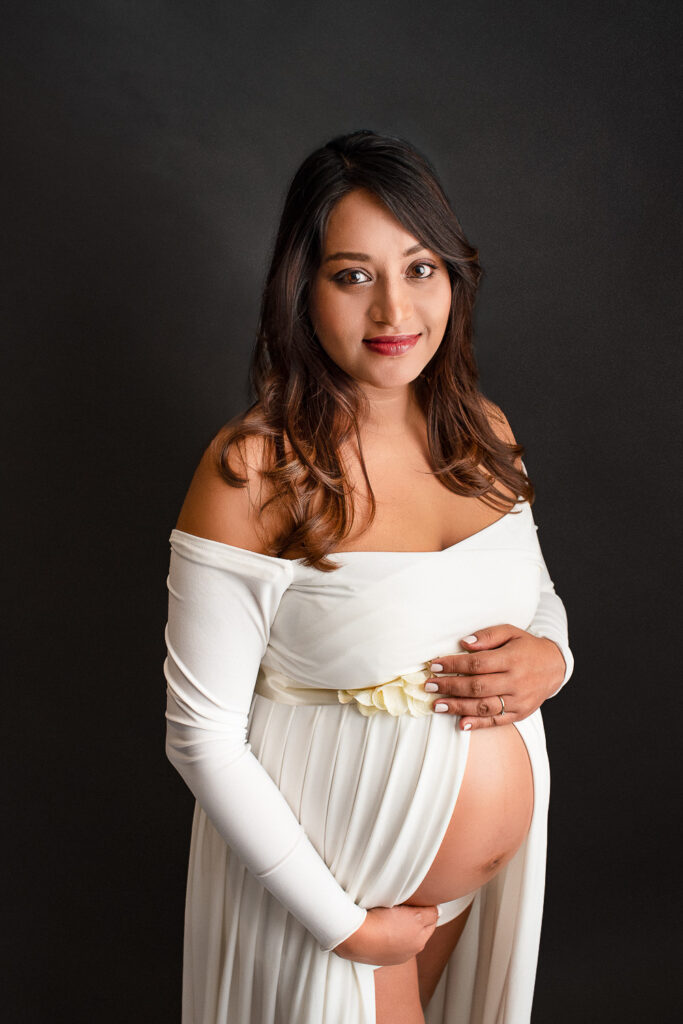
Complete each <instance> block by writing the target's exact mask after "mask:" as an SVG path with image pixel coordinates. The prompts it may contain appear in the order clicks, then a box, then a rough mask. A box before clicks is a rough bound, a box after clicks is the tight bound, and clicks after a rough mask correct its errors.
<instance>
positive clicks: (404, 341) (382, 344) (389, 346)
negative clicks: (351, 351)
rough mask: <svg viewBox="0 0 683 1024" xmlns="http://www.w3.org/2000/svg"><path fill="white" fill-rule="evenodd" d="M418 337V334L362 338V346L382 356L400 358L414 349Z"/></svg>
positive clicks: (381, 335)
mask: <svg viewBox="0 0 683 1024" xmlns="http://www.w3.org/2000/svg"><path fill="white" fill-rule="evenodd" d="M419 337H420V335H419V334H378V335H377V336H376V337H375V338H364V339H363V344H364V345H366V346H367V348H369V349H371V350H372V351H373V352H377V353H378V354H379V355H382V356H400V355H402V354H403V353H404V352H408V351H410V349H411V348H414V347H415V345H416V344H417V342H418V339H419Z"/></svg>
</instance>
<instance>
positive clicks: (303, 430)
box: [213, 131, 534, 571]
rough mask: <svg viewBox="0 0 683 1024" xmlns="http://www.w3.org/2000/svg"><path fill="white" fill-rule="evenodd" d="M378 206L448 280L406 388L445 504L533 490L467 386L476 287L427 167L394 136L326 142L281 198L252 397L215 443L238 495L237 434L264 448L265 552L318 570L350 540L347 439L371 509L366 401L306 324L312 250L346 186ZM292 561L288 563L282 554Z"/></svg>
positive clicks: (511, 447)
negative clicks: (432, 335)
mask: <svg viewBox="0 0 683 1024" xmlns="http://www.w3.org/2000/svg"><path fill="white" fill-rule="evenodd" d="M360 188H362V189H366V190H367V191H368V192H371V193H373V194H374V195H375V196H376V197H377V198H378V199H380V200H381V201H382V202H383V203H384V204H385V206H386V207H387V208H388V209H389V210H390V211H391V213H392V214H393V215H394V216H395V217H396V219H397V220H398V221H399V222H400V223H401V224H402V225H403V227H404V228H405V229H406V230H407V231H409V232H411V234H413V235H414V236H415V238H416V239H418V241H420V242H421V243H422V244H423V245H424V246H425V247H426V248H428V249H431V250H432V251H433V252H434V253H436V254H437V255H438V256H440V257H441V259H442V260H444V262H445V264H446V266H447V268H448V274H449V278H450V282H451V291H452V298H451V311H450V317H449V320H448V324H447V327H446V331H445V333H444V337H443V340H442V341H441V344H440V345H439V348H438V349H437V351H436V352H435V354H434V355H433V357H432V359H431V360H430V361H429V363H428V364H427V365H426V367H425V369H424V371H423V373H421V374H420V376H419V377H418V378H417V379H416V380H415V381H413V383H412V385H411V386H412V387H413V389H414V392H415V396H416V398H417V400H418V402H419V405H420V407H421V408H422V410H423V412H424V414H425V417H426V422H427V436H428V444H429V455H430V459H431V465H432V470H433V473H434V475H435V476H436V477H438V479H439V480H440V481H441V483H442V484H443V485H444V487H447V488H448V489H449V490H450V491H453V492H454V493H455V494H462V495H470V496H472V497H478V498H481V499H482V500H483V501H484V502H485V503H486V504H488V505H490V506H491V507H492V508H495V509H496V510H498V511H501V512H503V511H504V512H507V511H509V509H510V505H511V501H510V497H509V495H506V494H505V493H504V492H503V491H501V490H499V489H498V487H497V486H496V482H502V483H504V484H506V485H507V486H508V487H509V488H510V489H511V490H512V491H513V493H514V494H516V495H519V496H520V497H522V498H523V499H525V500H527V501H529V502H532V501H533V493H534V492H533V487H532V485H531V483H530V482H529V480H528V479H527V477H526V476H525V475H524V473H523V472H522V471H521V470H519V469H517V467H516V466H515V464H514V463H515V459H516V457H517V456H518V455H521V454H522V453H523V452H524V448H523V446H522V445H518V444H508V443H506V442H505V441H503V440H501V439H500V438H499V437H498V436H497V434H496V432H495V431H494V430H493V428H492V427H491V425H490V422H489V421H490V417H491V415H495V412H492V410H495V406H492V404H491V403H487V400H486V399H485V398H484V397H483V395H482V394H481V392H480V391H479V389H478V387H477V381H478V376H479V375H478V370H477V366H476V362H475V358H474V352H473V348H472V313H473V308H474V300H475V295H476V291H477V286H478V284H479V280H480V277H481V273H482V271H481V267H480V265H479V260H478V253H477V251H476V250H475V249H473V248H472V246H471V245H470V244H469V242H468V241H467V239H466V238H465V235H464V234H463V231H462V228H461V227H460V224H459V222H458V220H457V218H456V216H455V214H454V213H453V211H452V209H451V207H450V205H449V202H448V199H447V198H446V195H445V193H444V191H443V188H442V187H441V185H440V183H439V181H438V178H437V176H436V172H435V171H434V169H433V168H432V166H431V164H430V163H429V161H428V160H427V159H426V158H425V157H424V156H423V155H422V154H421V153H419V152H418V151H417V150H416V149H415V148H414V147H413V146H411V145H410V144H409V143H408V142H406V141H405V140H403V139H399V138H394V137H393V136H387V135H378V134H376V133H375V132H372V131H355V132H351V133H350V134H348V135H340V136H338V137H337V138H334V139H332V140H331V141H330V142H328V143H327V144H326V145H324V146H322V147H321V148H320V149H317V150H315V152H313V153H311V155H310V156H309V157H307V158H306V160H304V162H303V164H302V165H301V167H300V168H299V170H298V171H297V172H296V174H295V175H294V178H293V180H292V183H291V185H290V187H289V190H288V192H287V196H286V199H285V204H284V209H283V211H282V217H281V220H280V225H279V228H278V233H277V237H276V241H275V248H274V252H273V257H272V260H271V264H270V268H269V271H268V276H267V278H266V284H265V289H264V292H263V299H262V304H261V315H260V321H259V328H258V333H257V340H256V347H255V350H254V353H253V357H252V362H251V368H250V381H251V386H252V388H253V392H254V393H255V401H254V402H253V404H252V405H251V406H250V408H249V409H247V410H246V412H244V413H242V414H241V415H240V416H238V417H236V418H235V419H234V420H231V421H230V422H229V423H228V424H226V426H225V427H224V428H223V430H221V431H220V433H219V434H218V436H217V437H216V439H215V440H214V442H213V454H214V456H215V459H216V462H217V465H218V468H219V471H220V473H221V475H222V476H223V478H224V479H225V480H226V481H227V483H229V484H230V485H231V486H233V487H244V486H246V485H247V478H246V477H243V476H240V475H239V473H237V472H236V471H235V469H234V468H232V467H231V465H230V463H229V456H230V454H231V451H233V450H234V447H235V446H236V447H237V449H238V450H239V451H241V450H242V447H241V446H242V443H243V442H244V440H245V439H246V438H247V437H255V438H258V439H260V440H261V441H262V442H263V460H262V461H263V465H262V466H261V467H260V473H261V477H262V480H263V483H264V484H265V485H266V490H267V492H268V496H267V497H266V498H265V500H264V501H263V502H262V504H261V505H260V509H259V511H260V512H261V513H263V512H264V511H265V510H266V508H267V507H268V506H270V505H271V504H274V507H276V508H277V511H278V522H280V523H283V524H284V525H283V526H282V529H281V530H280V532H279V534H278V535H277V536H276V537H275V538H273V540H272V542H271V544H270V548H269V552H268V553H269V554H273V555H276V556H278V557H281V556H282V555H283V553H284V552H290V555H289V557H300V558H302V560H303V561H304V562H305V564H306V565H310V566H314V567H316V568H318V569H321V570H324V571H330V570H332V569H336V568H338V566H337V565H336V564H335V563H334V562H332V561H330V559H329V558H328V557H327V556H328V555H329V554H330V553H332V552H333V551H334V550H335V548H336V546H337V545H338V544H339V543H340V542H341V541H343V540H344V538H345V537H347V536H348V534H349V532H350V530H351V526H352V524H353V517H354V509H353V504H352V500H351V488H350V484H349V481H348V480H347V478H346V476H345V473H344V465H343V461H342V458H341V449H342V446H343V445H344V443H345V442H346V441H347V440H348V439H349V438H350V437H352V436H354V435H355V438H356V443H357V445H358V452H359V453H360V462H361V469H362V472H363V476H364V478H365V482H366V485H367V488H368V496H369V499H370V509H371V511H370V518H369V521H368V525H369V523H371V522H372V520H373V518H374V516H375V512H376V504H375V498H374V494H373V492H372V487H371V486H370V480H369V478H368V474H367V470H366V467H365V461H364V459H363V452H362V446H361V439H360V430H359V424H360V422H362V419H363V417H364V415H365V414H366V412H367V398H366V395H365V393H364V392H363V390H362V388H361V387H360V386H359V385H358V384H357V383H356V381H355V380H354V379H353V378H352V377H351V376H349V374H347V373H346V372H345V371H344V370H342V369H341V368H340V367H339V366H337V364H336V363H335V362H334V361H333V360H332V359H330V357H329V356H328V355H327V353H326V352H325V351H324V349H323V348H322V346H321V345H320V343H319V341H318V339H317V337H316V335H315V331H314V330H313V327H312V324H311V320H310V317H309V314H308V297H309V292H310V288H311V284H312V281H313V278H314V276H315V274H316V272H317V270H318V267H319V265H320V261H321V259H322V254H323V244H324V239H325V230H326V226H327V221H328V218H329V216H330V212H331V211H332V209H333V207H334V206H335V204H336V203H337V202H338V201H339V200H340V199H341V198H342V196H344V195H346V194H347V193H348V192H351V191H352V190H353V189H360ZM291 553H293V554H291Z"/></svg>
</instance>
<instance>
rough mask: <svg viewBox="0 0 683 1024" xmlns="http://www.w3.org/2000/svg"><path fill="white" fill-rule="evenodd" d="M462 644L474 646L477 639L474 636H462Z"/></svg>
mask: <svg viewBox="0 0 683 1024" xmlns="http://www.w3.org/2000/svg"><path fill="white" fill-rule="evenodd" d="M462 642H463V643H464V644H476V642H477V638H476V636H464V637H463V638H462Z"/></svg>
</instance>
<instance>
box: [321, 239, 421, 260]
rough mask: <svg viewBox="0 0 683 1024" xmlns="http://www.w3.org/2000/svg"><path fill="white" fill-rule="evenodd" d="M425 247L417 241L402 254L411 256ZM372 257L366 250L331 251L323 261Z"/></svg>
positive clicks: (367, 258) (368, 258) (369, 258)
mask: <svg viewBox="0 0 683 1024" xmlns="http://www.w3.org/2000/svg"><path fill="white" fill-rule="evenodd" d="M425 248H426V247H425V246H424V245H423V244H422V242H418V243H417V245H411V247H410V248H409V249H406V251H405V252H404V253H401V255H402V256H412V255H413V253H415V252H422V250H423V249H425ZM371 259H372V257H371V256H368V254H367V253H366V252H333V253H332V255H331V256H326V257H325V259H324V260H323V263H329V262H330V260H363V261H364V262H365V263H369V262H370V260H371Z"/></svg>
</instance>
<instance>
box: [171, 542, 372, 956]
mask: <svg viewBox="0 0 683 1024" xmlns="http://www.w3.org/2000/svg"><path fill="white" fill-rule="evenodd" d="M291 580H292V567H291V565H290V564H289V563H288V562H287V561H285V560H282V559H275V558H271V557H269V556H267V555H260V554H258V553H256V552H252V551H247V550H242V549H238V548H233V547H231V546H230V545H225V544H219V543H218V542H215V541H209V540H206V539H204V538H198V537H193V536H190V535H188V534H184V533H183V532H182V531H178V530H174V531H173V533H172V534H171V560H170V570H169V576H168V591H169V610H168V624H167V627H166V645H167V652H168V653H167V657H166V661H165V663H164V673H165V676H166V682H167V707H166V722H167V729H166V754H167V757H168V758H169V760H170V761H171V763H172V764H173V766H174V767H175V768H176V769H177V771H178V772H179V773H180V775H181V776H182V778H183V779H184V781H185V782H186V784H187V785H188V787H189V788H190V790H191V791H192V793H193V794H194V796H195V797H196V799H197V800H198V802H199V804H200V805H201V806H202V807H203V809H204V810H205V812H206V814H207V815H208V817H209V818H210V819H211V821H212V822H213V824H214V826H215V828H216V829H217V831H218V832H219V833H220V835H221V836H222V837H223V839H224V840H225V841H226V843H228V845H229V846H230V847H231V849H232V850H233V851H234V852H235V854H236V855H237V856H238V857H239V858H240V859H241V860H242V862H243V863H244V864H245V866H246V867H247V869H248V870H249V871H250V872H251V873H252V874H253V875H255V877H256V878H258V879H259V880H260V881H261V882H262V884H263V885H264V886H265V887H266V888H267V889H268V890H269V891H270V892H271V893H272V894H273V895H274V896H275V897H276V898H277V899H278V900H280V902H281V903H282V904H283V905H284V906H285V907H286V908H287V910H289V911H290V912H291V913H292V914H293V915H294V916H295V917H296V918H297V919H298V920H299V921H300V922H301V923H302V924H303V925H304V926H305V927H306V928H307V929H308V930H309V931H310V932H311V933H312V934H313V935H314V936H315V938H316V939H317V941H318V942H319V944H320V946H321V948H322V949H324V950H330V949H334V947H335V946H337V945H338V944H339V943H340V942H342V941H343V940H344V939H346V938H347V937H348V936H349V935H351V934H352V933H353V932H354V931H356V929H357V928H359V927H360V925H361V924H362V923H363V921H364V920H365V916H366V913H367V911H366V910H365V909H364V908H362V907H359V906H357V905H356V904H355V903H354V902H353V900H352V899H351V898H350V897H349V896H348V894H347V893H346V892H345V891H344V889H343V888H342V887H341V886H340V885H339V883H338V882H337V881H336V879H335V878H334V876H333V874H332V872H331V871H330V870H329V868H328V867H327V865H326V864H325V862H324V860H323V859H322V857H321V856H320V855H319V854H318V852H317V851H316V849H315V848H314V846H313V845H312V843H311V842H310V840H309V839H308V837H307V836H306V834H305V832H304V830H303V828H302V826H301V824H300V823H299V821H298V820H297V818H296V816H295V814H294V812H293V811H292V809H291V808H290V806H289V804H288V803H287V801H286V800H285V798H284V796H283V795H282V793H281V792H280V790H279V789H278V787H277V785H276V784H275V782H274V781H273V780H272V779H271V777H270V776H269V775H268V773H267V772H266V770H265V769H264V768H263V766H262V765H261V764H260V763H259V761H258V760H257V758H256V757H255V756H254V755H253V754H252V752H251V748H250V745H249V743H248V742H247V740H246V733H247V720H248V713H249V709H250V705H251V700H252V695H253V691H254V685H255V682H256V677H257V673H258V668H259V665H260V663H261V659H262V658H263V655H264V653H265V650H266V646H267V644H268V637H269V632H270V626H271V624H272V622H273V619H274V617H275V613H276V611H277V608H278V605H279V603H280V600H281V598H282V595H283V593H284V592H285V590H286V589H287V587H288V586H289V584H290V583H291Z"/></svg>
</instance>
